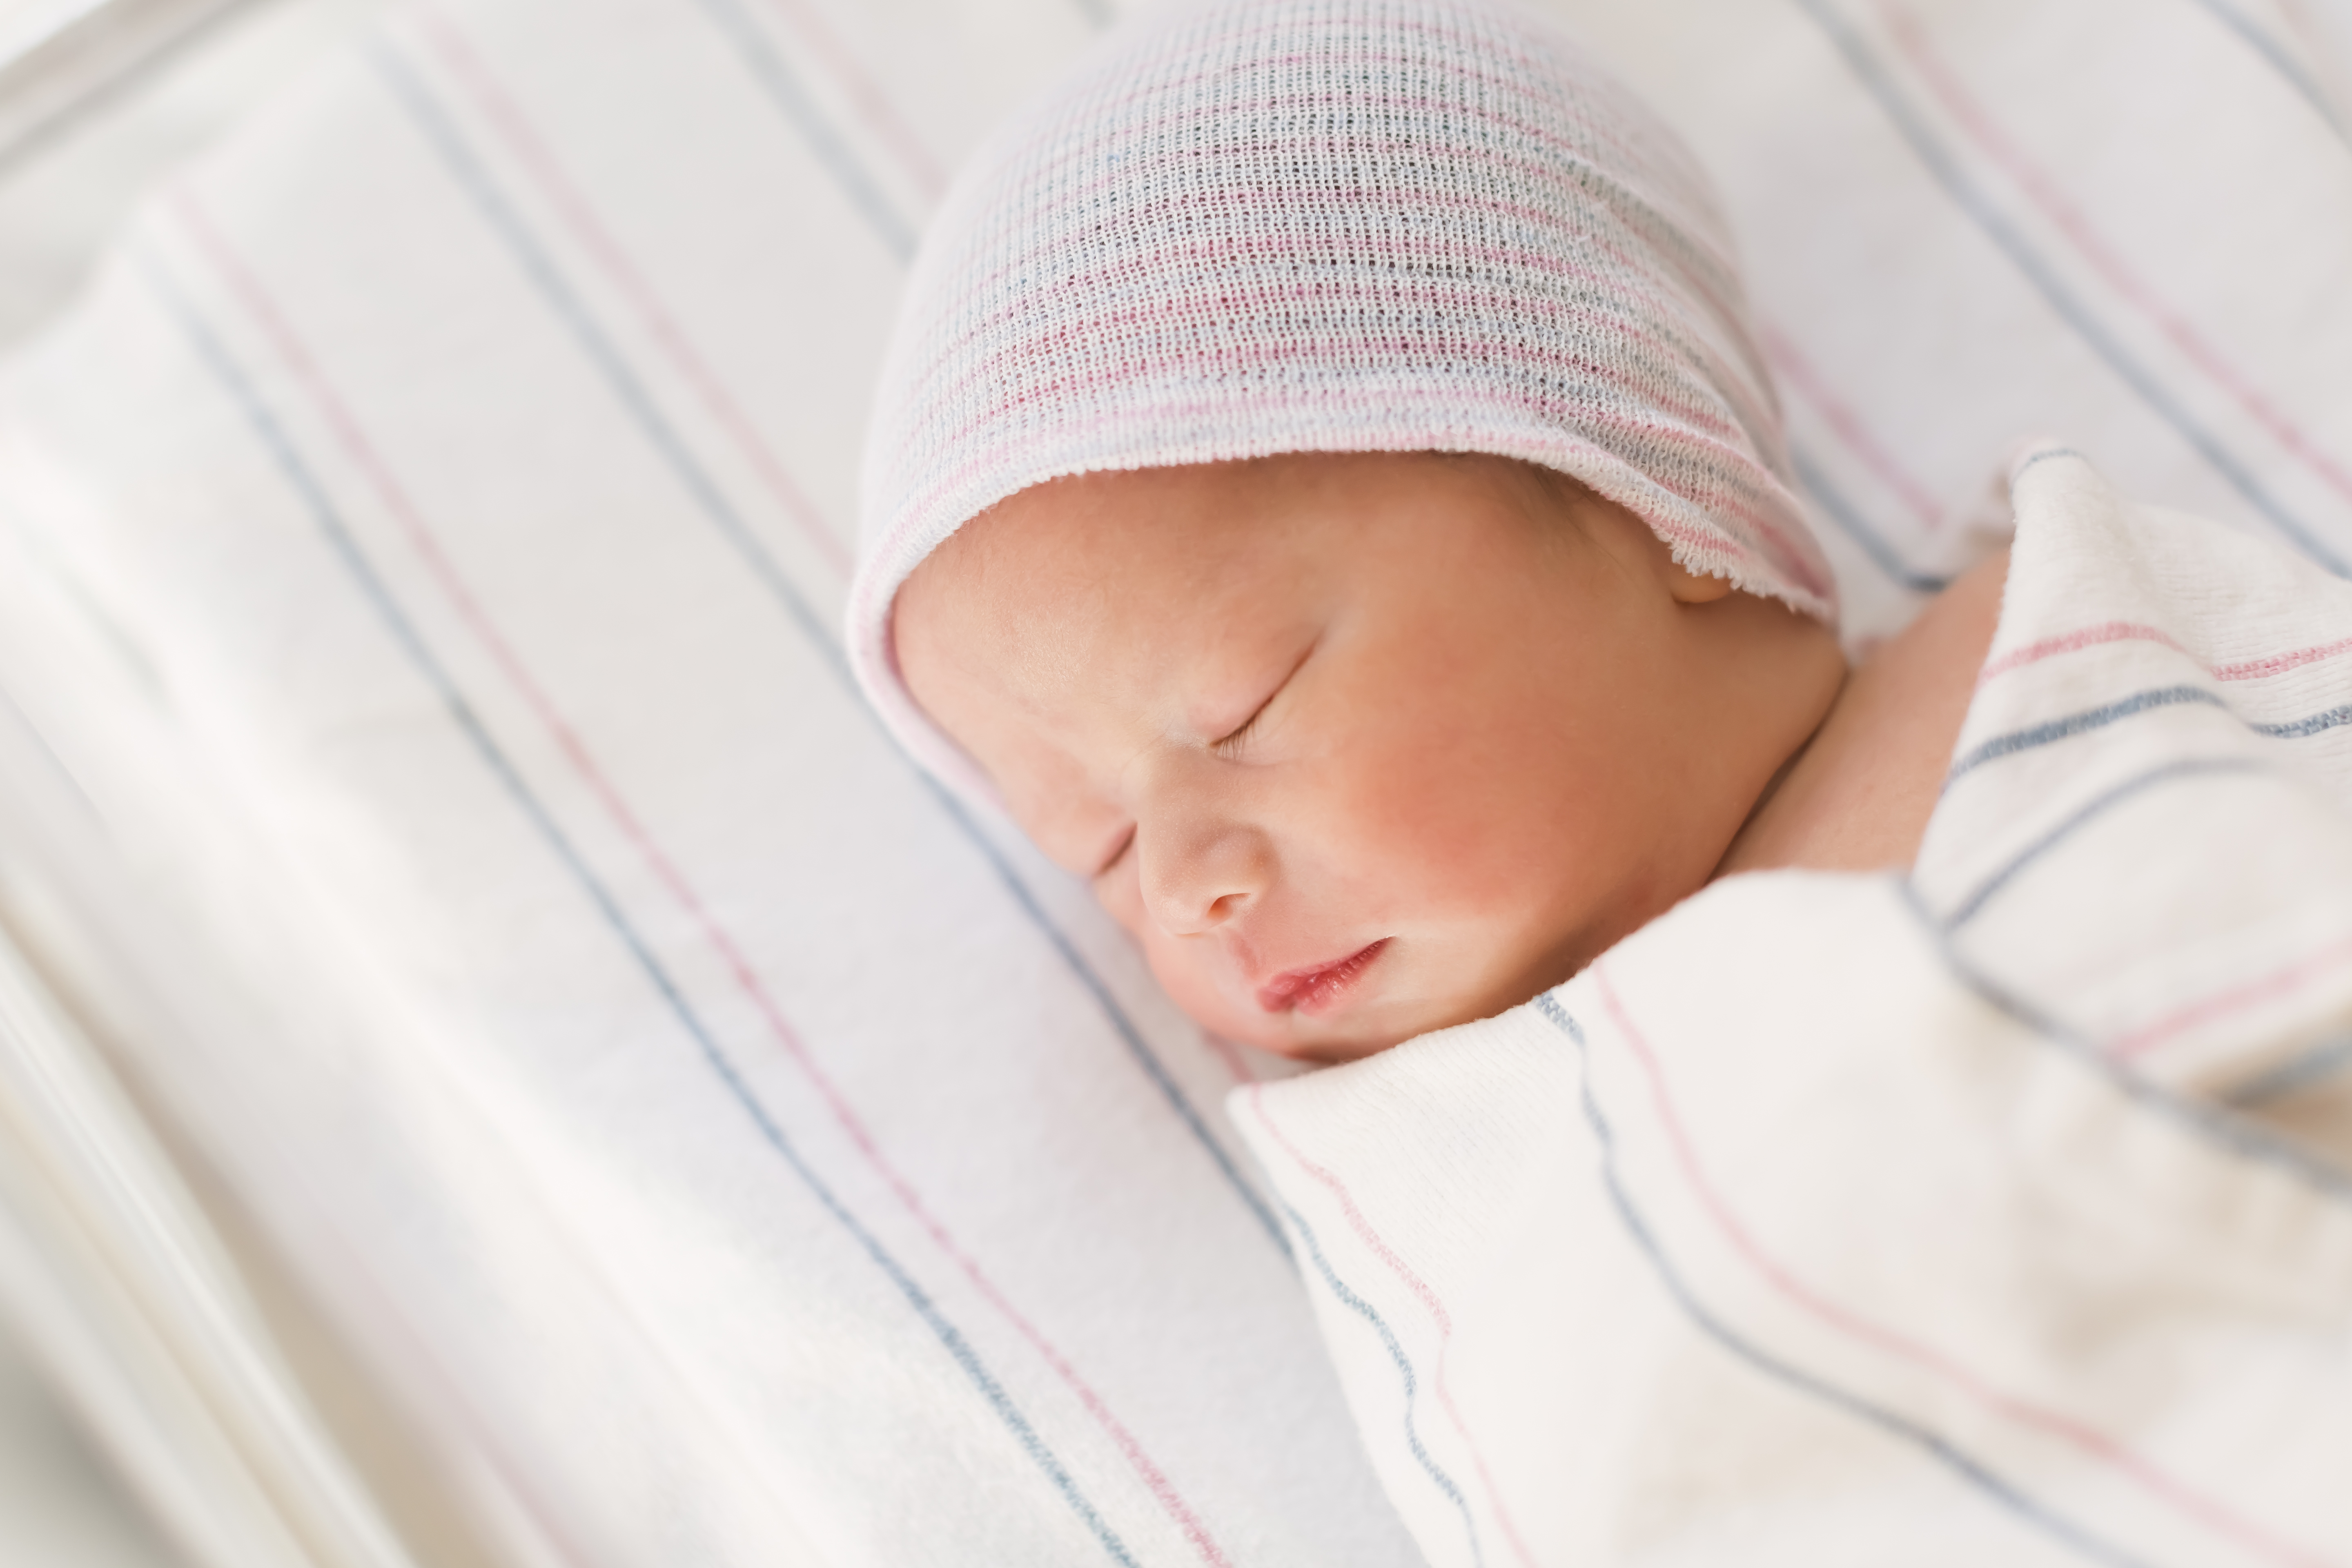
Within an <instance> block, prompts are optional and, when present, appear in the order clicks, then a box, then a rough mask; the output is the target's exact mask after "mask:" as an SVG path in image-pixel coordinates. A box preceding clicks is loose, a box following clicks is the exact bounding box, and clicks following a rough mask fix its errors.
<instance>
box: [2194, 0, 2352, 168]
mask: <svg viewBox="0 0 2352 1568" xmlns="http://www.w3.org/2000/svg"><path fill="white" fill-rule="evenodd" d="M2196 4H2197V5H2199V6H2200V8H2201V9H2203V10H2204V11H2206V12H2207V13H2208V14H2210V16H2212V17H2213V18H2214V19H2215V20H2216V21H2219V22H2220V23H2221V26H2224V27H2227V28H2229V29H2230V31H2231V32H2232V33H2235V34H2236V35H2237V36H2238V37H2239V39H2240V40H2241V41H2242V42H2243V43H2244V44H2245V45H2246V47H2248V48H2251V49H2252V50H2253V51H2254V53H2256V54H2257V55H2260V56H2261V57H2262V58H2263V63H2264V64H2265V65H2268V66H2269V67H2270V68H2271V69H2273V70H2274V71H2276V72H2278V74H2279V77H2280V79H2282V80H2284V82H2285V83H2286V84H2287V86H2289V87H2290V88H2293V89H2294V93H2295V96H2296V97H2298V98H2300V99H2302V100H2303V101H2304V102H2305V103H2307V104H2309V105H2310V106H2311V111H2312V112H2313V113H2314V114H2316V115H2318V116H2319V118H2320V121H2322V123H2324V124H2325V125H2326V127H2327V129H2329V130H2330V131H2333V132H2336V140H2338V141H2340V142H2344V143H2345V144H2346V145H2347V146H2352V130H2347V129H2346V127H2345V124H2344V116H2343V114H2342V112H2341V111H2340V110H2338V109H2337V108H2336V100H2334V99H2332V98H2330V97H2329V96H2328V93H2327V89H2326V88H2324V87H2322V86H2321V85H2320V84H2319V82H2318V80H2317V79H2315V77H2313V75H2312V74H2311V73H2310V72H2309V71H2307V70H2305V69H2304V68H2303V62H2302V61H2301V60H2298V59H2296V58H2294V55H2293V54H2291V53H2289V52H2288V50H2287V47H2286V46H2285V45H2284V44H2283V43H2281V42H2279V40H2278V39H2276V38H2274V37H2272V36H2271V34H2270V31H2269V29H2267V28H2265V27H2263V26H2260V25H2259V24H2257V23H2256V22H2255V21H2254V19H2253V18H2252V16H2247V15H2246V14H2245V13H2244V12H2243V11H2241V10H2239V9H2238V7H2237V6H2236V5H2234V4H2232V3H2231V0H2196Z"/></svg>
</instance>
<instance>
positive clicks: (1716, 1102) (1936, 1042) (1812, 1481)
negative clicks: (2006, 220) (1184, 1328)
mask: <svg viewBox="0 0 2352 1568" xmlns="http://www.w3.org/2000/svg"><path fill="white" fill-rule="evenodd" d="M2014 489H2015V493H2016V500H2017V509H2018V518H2019V534H2018V540H2017V544H2016V553H2015V557H2014V562H2013V564H2012V567H2011V581H2010V588H2009V592H2008V595H2007V598H2006V602H2005V604H2004V607H2003V612H2002V618H2001V623H2000V631H1999V633H1998V635H1997V637H1996V638H1995V641H1994V644H1993V647H1992V652H1991V655H1990V658H1989V660H1988V662H1987V664H1986V666H1985V669H1984V676H1983V680H1982V684H1981V685H1980V687H1979V691H1978V694H1977V697H1976V700H1975V701H1974V704H1973V706H1972V707H1971V709H1970V711H1969V718H1968V721H1967V724H1966V726H1965V728H1964V730H1963V732H1962V735H1961V738H1960V743H1959V747H1958V753H1957V755H1956V758H1955V761H1954V763H1953V767H1952V774H1951V779H1950V782H1949V784H1948V786H1947V788H1946V792H1945V795H1944V798H1943V800H1942V803H1941V804H1940V805H1939V806H1938V808H1937V814H1936V816H1935V819H1934V821H1933V823H1932V824H1931V826H1930V828H1929V831H1928V836H1927V844H1926V846H1925V847H1924V849H1923V851H1922V854H1921V856H1920V859H1919V863H1918V866H1917V868H1916V870H1915V872H1914V874H1913V875H1912V876H1911V877H1910V878H1909V879H1899V878H1894V877H1857V876H1825V875H1813V874H1800V873H1768V874H1761V875H1754V876H1748V877H1741V878H1737V879H1731V880H1728V881H1726V882H1724V883H1721V884H1718V885H1717V886H1716V887H1714V888H1713V889H1710V890H1708V891H1707V892H1706V893H1705V894H1703V895H1701V896H1700V897H1698V898H1696V899H1694V900H1691V901H1690V902H1689V903H1687V904H1685V906H1684V907H1683V908H1681V909H1680V910H1677V911H1675V913H1673V914H1672V915H1670V916H1669V917H1667V918H1666V919H1664V920H1663V921H1659V922H1657V923H1656V924H1654V925H1653V926H1651V927H1650V928H1648V929H1647V930H1645V931H1642V932H1640V933H1639V934H1638V935H1636V936H1635V937H1633V939H1632V940H1630V941H1628V942H1625V943H1623V944H1622V946H1621V947H1619V948H1618V949H1616V950H1615V951H1614V952H1611V953H1610V954H1609V955H1608V956H1606V957H1605V958H1603V959H1602V960H1601V962H1600V963H1597V964H1596V965H1594V966H1593V967H1592V968H1591V970H1588V971H1587V972H1586V973H1583V974H1581V975H1580V976H1578V977H1577V978H1576V979H1575V980H1573V981H1571V982H1570V984H1566V985H1563V986H1561V987H1559V989H1558V990H1556V991H1554V992H1552V993H1550V994H1546V995H1544V996H1540V997H1538V998H1537V999H1536V1001H1535V1002H1533V1003H1531V1004H1530V1005H1527V1006H1525V1007H1521V1008H1518V1009H1516V1010H1515V1011H1513V1012H1511V1013H1509V1014H1507V1015H1505V1016H1501V1017H1499V1018H1496V1019H1491V1020H1488V1021H1486V1022H1484V1023H1479V1024H1475V1025H1471V1026H1465V1027H1464V1028H1460V1029H1454V1030H1450V1031H1447V1032H1445V1033H1444V1034H1441V1035H1435V1036H1430V1037H1424V1038H1423V1039H1421V1040H1418V1041H1415V1042H1412V1043H1410V1044H1408V1045H1406V1046H1404V1047H1400V1048H1399V1049H1397V1050H1395V1051H1393V1052H1391V1053H1389V1054H1388V1055H1386V1056H1383V1057H1381V1058H1374V1059H1372V1060H1370V1061H1367V1062H1364V1063H1360V1064H1358V1065H1356V1066H1352V1067H1349V1068H1340V1069H1336V1070H1333V1071H1329V1072H1325V1073H1320V1074H1317V1075H1314V1076H1312V1077H1309V1078H1306V1079H1297V1080H1293V1081H1289V1082H1286V1083H1281V1084H1268V1085H1264V1086H1259V1087H1253V1088H1244V1089H1239V1090H1236V1091H1235V1095H1234V1110H1235V1111H1236V1119H1237V1121H1239V1122H1240V1124H1241V1126H1242V1127H1243V1128H1244V1131H1245V1133H1246V1135H1247V1136H1248V1137H1249V1138H1250V1140H1251V1141H1252V1142H1253V1144H1254V1146H1255V1149H1256V1151H1257V1152H1258V1155H1259V1157H1260V1159H1261V1160H1262V1161H1263V1162H1264V1163H1265V1168H1266V1169H1267V1171H1268V1172H1270V1173H1272V1176H1273V1179H1274V1182H1275V1184H1276V1188H1277V1189H1278V1192H1279V1195H1280V1202H1281V1206H1282V1209H1283V1212H1284V1214H1285V1217H1286V1223H1287V1224H1288V1226H1289V1227H1290V1229H1291V1233H1292V1236H1293V1237H1294V1238H1295V1240H1296V1243H1297V1248H1298V1251H1299V1253H1300V1255H1301V1257H1302V1258H1305V1259H1306V1261H1307V1273H1308V1275H1309V1278H1310V1280H1311V1281H1312V1289H1313V1291H1314V1294H1315V1300H1316V1305H1317V1310H1318V1314H1319V1316H1320V1320H1321V1323H1322V1328H1323V1331H1324V1334H1325V1336H1326V1339H1327V1341H1328V1343H1329V1346H1330V1348H1331V1351H1332V1352H1333V1355H1334V1357H1335V1358H1336V1360H1337V1361H1338V1363H1339V1365H1340V1367H1341V1369H1342V1373H1343V1376H1344V1377H1345V1379H1346V1382H1347V1384H1348V1387H1349V1397H1350V1400H1351V1402H1352V1405H1353V1407H1354V1410H1355V1413H1356V1416H1357V1420H1358V1422H1359V1424H1360V1427H1361V1429H1362V1431H1363V1433H1364V1436H1365V1439H1366V1441H1367V1444H1368V1445H1369V1446H1370V1448H1371V1450H1372V1452H1373V1454H1374V1456H1375V1458H1376V1460H1377V1462H1378V1463H1379V1465H1380V1468H1381V1475H1382V1477H1383V1479H1384V1481H1385V1483H1386V1485H1387V1487H1388V1489H1389V1491H1390V1494H1391V1497H1392V1498H1393V1499H1394V1500H1396V1501H1397V1503H1398V1505H1399V1506H1400V1508H1401V1509H1402V1511H1403V1512H1404V1514H1405V1516H1406V1518H1407V1520H1408V1521H1409V1522H1410V1523H1411V1525H1412V1529H1413V1531H1414V1532H1415V1534H1416V1536H1417V1537H1418V1539H1419V1541H1420V1542H1421V1545H1422V1547H1423V1551H1424V1552H1426V1553H1427V1554H1428V1556H1429V1558H1430V1560H1431V1562H1432V1563H1439V1564H1449V1563H1505V1562H1510V1563H1594V1564H1598V1563H1666V1562H1672V1563H1700V1562H1706V1563H1711V1562H1717V1561H1738V1562H1739V1563H1744V1564H1753V1563H1783V1562H1785V1563H1805V1564H1807V1565H1808V1568H1822V1565H1824V1564H1832V1563H1856V1564H1860V1563H1873V1564H1881V1563H1906V1564H1916V1563H1972V1564H1973V1563H1987V1562H2000V1563H2042V1562H2050V1563H2060V1562H2079V1561H2084V1560H2089V1561H2095V1562H2104V1563H2166V1564H2175V1563H2179V1564H2188V1563H2274V1564H2287V1563H2309V1564H2315V1563H2340V1562H2345V1561H2347V1560H2352V1507H2347V1498H2352V1092H2347V1087H2348V1086H2352V1072H2347V1071H2345V1070H2343V1069H2344V1068H2345V1064H2346V1059H2347V1055H2352V1051H2347V1045H2352V585H2347V584H2344V583H2342V582H2340V581H2338V580H2337V579H2335V578H2333V577H2331V576H2328V575H2326V574H2324V573H2321V572H2319V571H2317V570H2316V569H2315V568H2312V567H2310V566H2308V565H2306V564H2305V563H2301V562H2299V561H2297V560H2295V559H2294V558H2292V557H2290V556H2288V555H2286V554H2285V553H2284V552H2279V551H2276V550H2274V549H2272V548H2270V547H2268V546H2265V545H2263V544H2260V543H2257V542H2252V541H2249V540H2247V539H2245V538H2243V537H2242V536H2239V535H2236V534H2232V533H2230V532H2227V531H2222V530H2221V529H2219V528H2216V527H2213V526H2211V525H2209V524H2205V523H2202V522H2200V521H2197V520H2194V519H2191V518H2186V517H2181V516H2178V515H2173V514H2168V513H2163V512H2158V511H2155V510H2149V509H2145V508H2140V507H2136V506H2132V505H2129V504H2127V503H2126V502H2124V501H2121V500H2118V499H2117V498H2116V495H2115V493H2114V492H2113V490H2112V489H2109V487H2108V486H2107V485H2106V484H2105V481H2104V480H2103V479H2101V478H2100V477H2099V475H2098V474H2097V473H2096V472H2095V471H2094V470H2093V469H2092V468H2091V467H2090V466H2089V465H2088V464H2087V463H2086V462H2084V460H2083V459H2081V458H2078V457H2076V456H2074V455H2073V454H2072V453H2070V452H2067V451H2065V450H2063V449H2059V448H2052V449H2044V450H2042V451H2038V452H2035V453H2033V454H2032V455H2031V456H2029V457H2028V458H2026V459H2025V460H2024V461H2023V463H2022V464H2021V468H2020V469H2019V471H2018V474H2017V477H2016V479H2015V483H2014Z"/></svg>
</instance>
